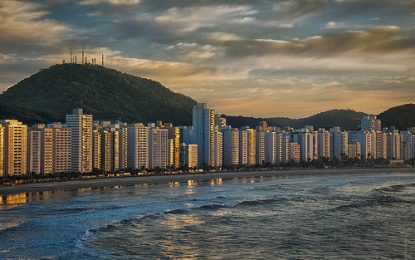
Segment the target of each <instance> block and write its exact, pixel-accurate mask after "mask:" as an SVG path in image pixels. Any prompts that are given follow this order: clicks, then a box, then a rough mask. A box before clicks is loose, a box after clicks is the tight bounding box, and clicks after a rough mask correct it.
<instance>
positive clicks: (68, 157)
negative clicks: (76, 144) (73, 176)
mask: <svg viewBox="0 0 415 260" xmlns="http://www.w3.org/2000/svg"><path fill="white" fill-rule="evenodd" d="M50 127H51V128H52V131H53V143H54V146H53V148H54V151H53V157H54V164H53V172H54V173H57V172H70V171H71V169H72V163H71V162H72V152H71V151H72V134H71V129H70V128H67V127H63V126H62V125H61V124H60V123H53V124H51V125H50Z"/></svg>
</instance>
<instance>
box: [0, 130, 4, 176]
mask: <svg viewBox="0 0 415 260" xmlns="http://www.w3.org/2000/svg"><path fill="white" fill-rule="evenodd" d="M4 141H5V140H4V126H2V125H1V123H0V177H4V176H5V174H4Z"/></svg>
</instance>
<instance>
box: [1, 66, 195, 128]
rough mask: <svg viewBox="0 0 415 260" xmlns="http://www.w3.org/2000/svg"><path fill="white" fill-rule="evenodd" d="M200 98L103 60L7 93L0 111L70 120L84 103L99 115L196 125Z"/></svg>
mask: <svg viewBox="0 0 415 260" xmlns="http://www.w3.org/2000/svg"><path fill="white" fill-rule="evenodd" d="M195 103H196V102H195V101H194V100H193V99H191V98H190V97H187V96H184V95H182V94H179V93H175V92H173V91H171V90H169V89H168V88H166V87H164V86H163V85H162V84H160V83H159V82H156V81H153V80H150V79H145V78H139V77H135V76H133V75H129V74H126V73H122V72H119V71H116V70H113V69H109V68H105V67H102V66H97V65H80V64H62V65H54V66H51V67H50V68H48V69H44V70H41V71H40V72H38V73H36V74H34V75H32V76H30V77H29V78H26V79H24V80H22V81H20V82H19V83H17V84H16V85H14V86H12V87H11V88H9V89H8V90H7V91H6V92H4V93H3V94H1V95H0V109H1V112H0V116H1V117H2V118H5V117H6V116H7V117H14V118H17V119H20V120H22V121H24V122H26V123H34V122H51V121H56V120H60V121H64V118H65V114H67V113H70V112H71V111H72V109H73V108H76V107H80V108H83V109H84V110H85V112H86V113H90V114H93V115H94V119H98V120H115V119H118V118H121V119H122V120H123V121H126V122H152V121H156V120H163V121H165V122H172V123H175V124H190V121H191V118H192V116H191V114H192V107H193V105H194V104H195Z"/></svg>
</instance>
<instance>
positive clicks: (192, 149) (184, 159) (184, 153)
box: [180, 143, 198, 168]
mask: <svg viewBox="0 0 415 260" xmlns="http://www.w3.org/2000/svg"><path fill="white" fill-rule="evenodd" d="M197 151H198V149H197V144H185V143H182V145H181V146H180V166H183V167H189V168H197V159H198V156H197Z"/></svg>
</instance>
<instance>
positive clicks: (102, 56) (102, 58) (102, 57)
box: [101, 53, 104, 67]
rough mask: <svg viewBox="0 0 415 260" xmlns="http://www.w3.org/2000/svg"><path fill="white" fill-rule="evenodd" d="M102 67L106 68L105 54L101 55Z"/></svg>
mask: <svg viewBox="0 0 415 260" xmlns="http://www.w3.org/2000/svg"><path fill="white" fill-rule="evenodd" d="M101 65H102V67H104V53H102V54H101Z"/></svg>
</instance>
